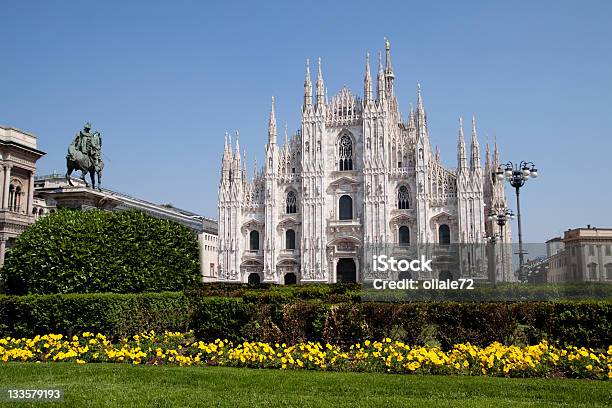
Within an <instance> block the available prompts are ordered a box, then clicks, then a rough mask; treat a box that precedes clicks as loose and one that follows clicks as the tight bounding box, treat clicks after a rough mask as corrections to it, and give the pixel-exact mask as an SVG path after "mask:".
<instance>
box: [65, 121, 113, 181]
mask: <svg viewBox="0 0 612 408" xmlns="http://www.w3.org/2000/svg"><path fill="white" fill-rule="evenodd" d="M66 168H67V170H66V180H67V181H68V183H69V184H70V185H71V186H72V185H73V184H72V180H71V178H70V175H71V174H72V172H73V171H74V170H81V180H83V182H84V183H85V185H86V186H87V187H89V183H88V182H87V180H85V175H86V174H87V173H89V176H90V178H91V186H92V188H95V187H96V180H95V175H96V174H97V175H98V188H100V183H101V180H102V169H104V162H103V161H102V135H101V134H100V132H92V131H91V124H90V123H89V122H87V123H85V126H83V130H81V131H79V132H78V133H77V134H76V135H75V137H74V140H72V142H71V143H70V145H69V146H68V154H67V155H66Z"/></svg>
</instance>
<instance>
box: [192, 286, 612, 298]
mask: <svg viewBox="0 0 612 408" xmlns="http://www.w3.org/2000/svg"><path fill="white" fill-rule="evenodd" d="M189 293H191V294H193V295H194V296H222V297H242V298H244V299H245V300H246V301H248V302H255V303H288V302H294V301H296V300H313V299H318V300H321V301H324V302H326V303H344V302H360V301H376V302H410V301H457V302H463V301H523V300H533V301H546V300H554V301H557V300H560V301H563V300H610V299H612V284H610V283H599V282H597V283H594V282H583V283H543V284H524V283H501V284H498V285H496V286H495V287H493V286H492V285H490V284H486V283H477V284H476V285H475V289H474V290H450V291H448V290H436V291H433V290H421V291H416V290H385V291H383V290H374V289H371V288H369V289H368V288H365V289H364V288H363V287H362V285H360V284H355V283H335V284H308V285H292V286H287V285H272V284H268V283H266V284H259V285H248V284H244V283H221V282H215V283H200V284H198V285H196V286H195V287H193V288H191V289H190V290H189Z"/></svg>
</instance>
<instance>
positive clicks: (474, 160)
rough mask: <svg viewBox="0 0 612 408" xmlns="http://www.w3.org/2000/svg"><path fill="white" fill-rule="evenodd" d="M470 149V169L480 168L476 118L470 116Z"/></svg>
mask: <svg viewBox="0 0 612 408" xmlns="http://www.w3.org/2000/svg"><path fill="white" fill-rule="evenodd" d="M470 149H471V152H472V157H471V161H470V167H471V168H472V169H475V168H477V167H480V145H479V144H478V135H477V134H476V116H472V144H471V146H470Z"/></svg>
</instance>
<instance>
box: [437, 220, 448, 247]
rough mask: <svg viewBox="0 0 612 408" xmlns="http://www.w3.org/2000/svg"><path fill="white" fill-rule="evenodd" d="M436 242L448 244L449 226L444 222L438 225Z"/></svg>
mask: <svg viewBox="0 0 612 408" xmlns="http://www.w3.org/2000/svg"><path fill="white" fill-rule="evenodd" d="M438 243H439V244H440V245H449V244H450V227H449V226H448V225H446V224H442V225H440V226H439V227H438Z"/></svg>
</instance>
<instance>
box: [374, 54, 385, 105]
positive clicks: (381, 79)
mask: <svg viewBox="0 0 612 408" xmlns="http://www.w3.org/2000/svg"><path fill="white" fill-rule="evenodd" d="M377 79H378V80H377V83H376V99H377V100H378V102H382V101H384V100H385V75H384V73H383V66H382V54H381V53H380V52H379V53H378V78H377Z"/></svg>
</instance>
